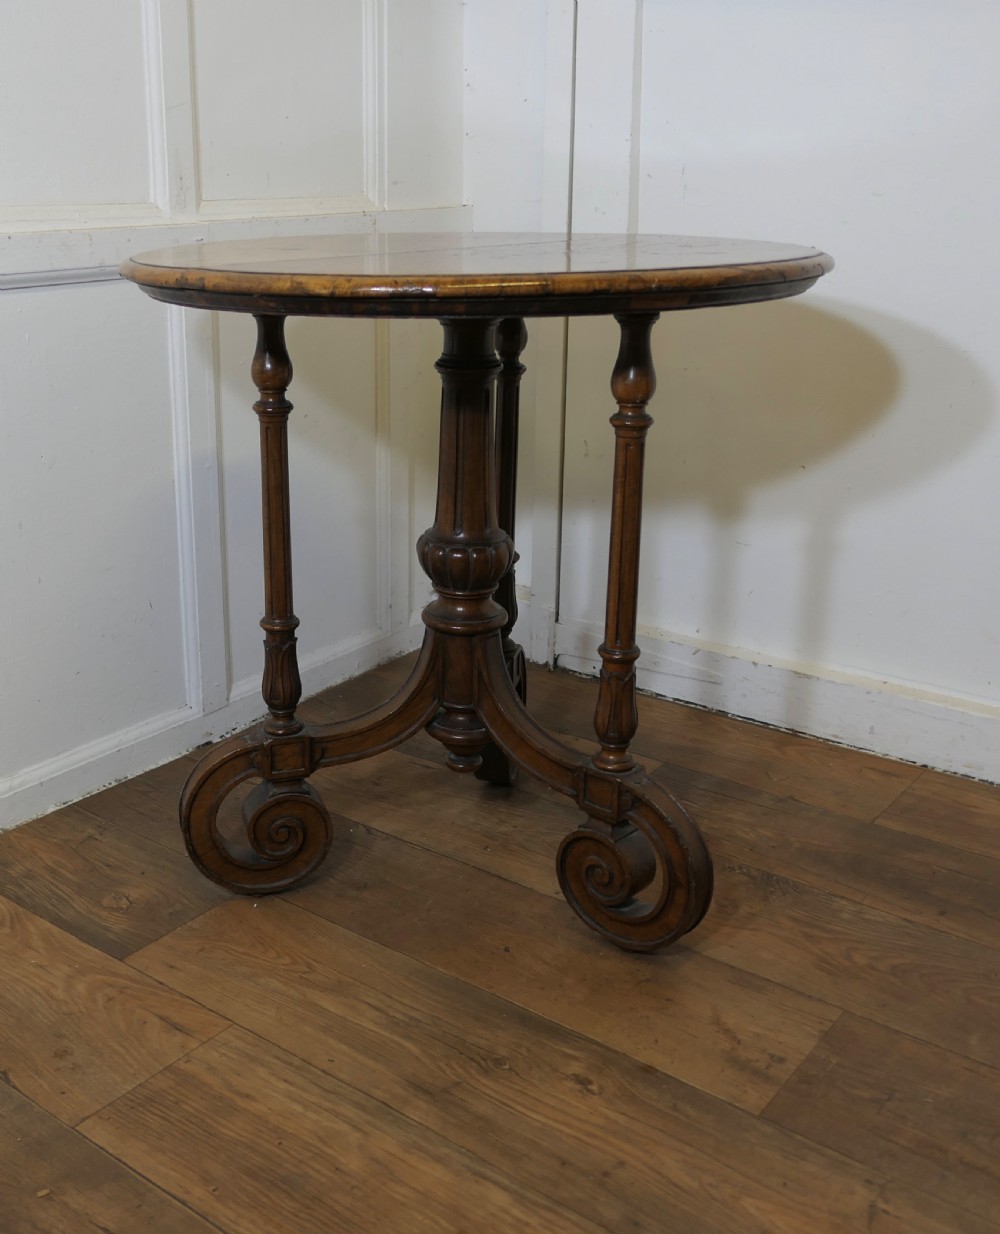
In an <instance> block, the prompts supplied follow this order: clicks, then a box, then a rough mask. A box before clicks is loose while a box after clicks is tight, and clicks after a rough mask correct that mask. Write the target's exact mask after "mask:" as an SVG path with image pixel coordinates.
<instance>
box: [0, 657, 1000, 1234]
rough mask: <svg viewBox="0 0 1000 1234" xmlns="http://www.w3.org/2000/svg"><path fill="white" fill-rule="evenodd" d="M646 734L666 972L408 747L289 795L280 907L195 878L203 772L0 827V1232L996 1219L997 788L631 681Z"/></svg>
mask: <svg viewBox="0 0 1000 1234" xmlns="http://www.w3.org/2000/svg"><path fill="white" fill-rule="evenodd" d="M405 667H406V665H405V663H402V662H400V663H397V664H395V665H390V666H386V667H384V668H382V669H380V670H377V671H376V672H374V673H371V674H368V675H367V676H366V677H364V678H359V679H358V680H357V681H354V682H351V683H349V684H348V685H346V686H343V687H339V688H336V689H334V690H332V691H328V692H327V693H326V694H325V695H322V696H320V697H319V698H317V699H314V700H312V701H311V702H310V703H309V704H307V705H306V707H304V709H303V710H304V712H306V713H307V714H308V716H309V717H310V718H312V719H315V720H326V719H331V718H334V717H339V716H344V715H350V714H352V713H354V712H356V711H359V710H361V709H362V708H363V707H365V706H368V705H370V704H371V703H373V702H375V701H378V700H379V699H381V698H383V697H385V696H386V695H387V694H388V693H389V692H390V690H391V688H392V687H393V685H394V684H395V682H396V681H397V680H398V679H399V677H400V676H401V674H402V672H403V671H404V669H405ZM530 691H531V699H532V710H533V712H534V713H535V714H536V715H537V716H538V718H539V719H540V720H541V722H542V723H543V724H545V725H546V726H548V727H550V728H552V729H553V730H555V731H557V732H559V733H561V734H563V735H564V739H565V740H566V741H568V742H570V743H572V744H576V745H580V746H581V748H585V747H586V746H587V745H588V743H589V741H590V739H591V726H590V725H591V713H592V707H593V701H594V690H593V683H591V682H588V681H583V680H580V679H577V678H574V677H570V676H567V675H565V674H549V673H546V672H545V671H544V670H540V669H536V670H534V671H533V672H532V675H531V678H530ZM635 751H636V753H637V754H638V755H640V756H641V757H642V759H643V761H644V762H645V764H646V766H647V767H648V769H649V770H650V772H651V774H653V775H654V776H655V778H656V779H657V780H659V781H660V782H662V783H663V784H664V785H666V786H668V787H670V788H671V789H672V790H673V791H674V792H675V793H676V794H677V795H678V796H679V797H680V798H681V799H682V800H683V801H684V802H685V804H686V805H687V806H688V807H689V809H690V810H691V812H692V813H693V814H694V815H695V817H696V818H697V819H698V821H699V822H700V824H701V825H702V827H703V829H704V831H705V833H706V835H707V837H708V839H709V841H710V843H711V845H712V849H713V852H714V855H715V860H716V867H717V888H718V889H717V895H716V901H715V904H714V905H713V908H712V910H711V912H710V914H709V916H708V917H707V918H706V920H705V921H704V922H703V924H702V925H701V927H700V928H699V929H698V930H697V931H696V933H694V934H693V935H689V936H688V937H687V938H686V939H685V940H684V941H683V943H682V944H680V945H677V946H675V947H674V948H673V949H672V950H670V951H668V952H665V953H663V954H661V955H659V956H653V957H641V956H633V955H627V954H624V953H622V952H619V951H617V950H616V949H614V948H612V947H610V946H608V945H605V944H604V943H602V942H601V940H599V939H598V938H597V936H596V935H593V934H591V933H590V931H588V930H587V929H586V928H585V927H584V926H583V925H582V924H581V923H580V922H578V921H577V919H576V918H575V917H574V916H573V914H572V913H571V912H570V911H569V909H568V908H567V907H566V906H565V905H564V903H563V901H562V899H561V898H560V896H559V894H558V888H557V884H556V879H555V872H554V862H553V857H554V853H555V849H556V846H557V845H558V842H559V839H560V838H561V836H562V835H563V834H565V832H566V830H567V829H569V828H571V827H573V826H575V824H576V810H575V808H574V807H572V806H571V805H569V804H567V803H566V802H565V801H563V800H562V799H559V798H556V797H555V796H554V795H553V794H551V793H550V792H548V790H546V789H544V788H542V787H541V786H539V785H536V784H533V783H531V782H525V781H522V782H521V783H520V784H518V785H517V786H516V787H515V788H513V789H496V788H490V787H488V786H485V785H483V784H480V783H479V782H478V781H475V780H473V779H471V778H465V777H459V776H455V775H452V774H450V773H449V772H447V771H446V770H445V769H444V768H443V766H442V765H441V764H442V758H441V751H440V749H439V747H438V746H437V745H436V744H435V743H434V742H433V741H431V740H430V739H429V738H427V737H425V736H421V737H418V738H416V739H414V740H413V741H411V742H409V743H408V744H407V745H406V746H405V747H403V748H401V749H399V750H397V751H393V752H391V753H388V754H386V755H383V756H381V757H379V758H377V759H374V760H370V761H368V762H366V763H363V764H354V765H351V766H348V767H343V768H339V769H336V770H331V771H326V772H323V773H321V774H320V775H318V776H317V777H316V780H315V782H316V783H317V786H318V787H319V788H320V790H321V791H322V792H323V794H324V796H325V798H326V800H327V802H328V804H329V805H330V807H331V809H332V810H333V811H334V812H335V815H336V818H337V820H338V823H339V827H338V835H337V840H336V842H335V845H334V850H333V852H332V854H331V857H330V860H329V862H328V863H327V865H326V867H325V868H324V870H323V871H322V873H321V874H320V875H319V876H318V877H317V878H316V879H315V881H314V882H312V883H311V884H310V885H308V886H306V887H304V888H301V889H299V890H298V891H296V892H294V893H291V894H289V895H286V896H283V897H277V898H270V899H261V900H253V899H247V898H242V897H233V896H229V895H227V894H226V893H225V892H223V891H221V890H220V889H219V888H217V887H215V886H213V885H212V884H210V883H208V882H206V881H205V880H204V879H203V878H201V877H200V876H199V875H198V874H197V873H196V872H195V871H194V869H193V868H192V867H191V866H190V864H189V863H188V861H187V859H186V857H185V856H184V854H183V845H182V844H181V841H180V837H179V834H178V831H177V826H176V799H177V794H178V791H179V789H180V785H181V784H182V782H183V780H184V778H185V776H186V774H187V772H188V771H189V770H190V767H191V766H192V764H193V762H194V758H193V756H189V757H187V758H184V759H180V760H178V761H177V762H176V763H173V764H170V765H169V766H167V767H163V768H159V769H158V770H156V771H153V772H150V773H148V774H147V775H144V776H141V777H139V778H138V779H136V780H133V781H130V782H128V783H126V784H121V785H116V786H115V787H113V788H111V789H108V790H106V791H105V792H103V793H100V794H98V795H96V796H94V797H91V798H89V799H87V800H85V801H82V802H80V803H78V804H77V805H75V806H71V807H67V808H66V809H64V810H61V811H59V812H57V813H55V814H52V815H49V816H47V817H45V818H42V819H38V820H37V821H35V822H34V823H29V824H27V825H26V826H24V827H21V828H18V829H16V830H14V831H10V832H6V833H3V834H0V950H2V952H3V957H2V959H3V970H2V971H3V974H4V976H3V980H2V981H0V1079H2V1080H3V1081H4V1082H3V1083H0V1232H2V1234H98V1231H101V1232H103V1234H138V1232H140V1231H141V1232H142V1234H209V1232H211V1231H215V1232H216V1234H217V1232H218V1231H224V1232H225V1234H331V1232H335V1231H344V1232H348V1231H350V1232H352V1234H354V1232H359V1231H364V1232H375V1231H377V1232H378V1234H409V1231H424V1230H426V1231H428V1232H433V1234H450V1232H452V1231H469V1232H470V1234H471V1232H472V1231H475V1232H476V1234H494V1232H496V1234H505V1232H507V1231H511V1232H513V1231H518V1232H519V1234H523V1232H524V1231H534V1230H538V1231H543V1230H544V1231H547V1232H548V1231H551V1232H554V1234H562V1232H568V1231H575V1232H578V1234H599V1232H600V1231H614V1232H615V1234H625V1232H629V1234H640V1232H647V1231H648V1232H649V1234H654V1232H655V1234H857V1232H858V1231H874V1232H875V1234H945V1232H949V1234H956V1232H962V1234H966V1232H967V1234H1000V789H996V788H990V787H987V786H983V785H978V784H973V783H970V782H967V781H963V780H958V779H955V778H952V777H948V776H945V775H940V774H938V773H934V772H927V771H921V770H920V769H919V768H915V767H910V766H905V765H903V764H899V763H893V762H890V761H887V760H883V759H877V758H874V757H871V756H869V755H865V754H860V753H856V752H852V751H847V750H841V749H836V748H834V747H831V746H827V745H824V744H822V743H820V742H816V741H811V740H808V739H805V738H800V737H795V736H790V735H788V734H785V733H778V732H774V731H771V730H768V729H763V728H758V727H755V726H753V725H749V724H742V723H739V722H737V721H734V720H731V719H727V718H725V717H721V716H716V715H711V714H709V713H706V712H700V711H695V710H692V709H689V708H684V707H681V706H678V705H674V704H669V703H665V702H662V701H658V700H652V699H645V698H644V699H642V700H641V704H640V729H639V735H638V737H637V739H636V742H635Z"/></svg>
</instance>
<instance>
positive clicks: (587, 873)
mask: <svg viewBox="0 0 1000 1234" xmlns="http://www.w3.org/2000/svg"><path fill="white" fill-rule="evenodd" d="M623 787H624V788H625V791H624V793H623V796H625V797H626V799H627V800H628V802H629V808H628V811H627V813H626V816H625V818H624V819H623V820H622V821H621V822H618V823H614V824H609V823H607V822H603V821H601V820H599V819H594V818H588V820H587V822H586V823H585V824H584V825H583V826H582V827H580V828H579V829H578V830H577V831H574V832H571V833H570V834H569V835H568V836H567V837H566V838H565V839H564V840H563V842H562V845H561V846H560V848H559V854H558V857H557V871H558V875H559V885H560V887H561V888H562V892H563V895H564V896H565V897H566V900H567V902H568V903H569V905H570V907H571V908H572V909H573V910H574V912H576V913H577V914H578V915H579V916H580V917H581V918H582V919H583V920H584V921H585V922H586V923H587V925H589V926H590V927H591V928H592V929H594V930H596V931H597V933H598V934H601V935H603V937H604V938H606V939H608V940H609V941H610V942H613V943H615V944H616V945H617V946H619V947H622V948H624V949H625V950H626V951H654V950H656V949H657V948H659V947H663V946H665V945H666V944H667V943H670V942H673V941H674V940H675V939H677V938H679V937H680V936H681V935H682V934H686V933H687V932H688V931H689V930H693V929H694V927H695V926H696V925H697V924H698V922H699V921H700V920H701V919H702V917H703V916H704V915H705V912H706V910H707V909H708V905H709V902H710V900H711V897H712V863H711V859H710V857H709V855H708V850H707V848H706V847H705V843H704V841H703V840H702V838H701V835H700V833H699V832H698V829H697V828H696V827H695V825H694V823H693V822H692V821H691V819H690V818H689V817H688V815H687V814H686V813H685V811H684V809H683V808H682V807H681V806H680V805H679V803H678V802H676V801H675V800H674V799H673V798H672V797H671V796H670V794H669V793H666V792H663V791H662V790H661V789H659V788H657V787H656V786H655V785H653V784H651V783H650V782H649V781H645V780H644V781H643V782H641V783H639V782H634V781H630V782H628V784H627V787H625V786H623ZM644 891H645V892H647V895H646V897H644V898H643V897H641V895H640V893H642V892H644Z"/></svg>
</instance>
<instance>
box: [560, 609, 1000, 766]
mask: <svg viewBox="0 0 1000 1234" xmlns="http://www.w3.org/2000/svg"><path fill="white" fill-rule="evenodd" d="M602 636H603V632H602V629H601V627H600V626H599V625H597V623H591V622H577V621H566V620H560V621H558V622H557V623H556V626H555V657H556V663H557V664H558V665H559V666H560V667H562V668H567V669H570V670H571V671H573V672H577V673H587V674H593V673H596V672H598V670H599V668H600V659H599V657H598V655H597V646H598V644H599V643H600V641H601V638H602ZM636 641H637V642H638V644H639V647H640V650H641V653H642V654H641V656H640V658H639V660H638V662H637V664H636V679H637V682H638V685H639V688H640V689H642V690H648V691H649V692H650V693H651V694H656V695H659V696H661V697H663V698H669V699H674V700H676V701H677V702H683V703H693V704H695V705H696V706H699V707H708V708H710V709H711V710H713V711H722V712H725V713H727V714H729V715H733V716H738V717H741V718H743V719H747V720H754V721H757V722H758V723H761V724H769V725H773V726H774V727H775V728H782V729H787V730H790V731H792V732H796V733H805V734H807V735H809V736H811V737H820V738H823V739H824V740H826V741H834V742H837V743H838V744H839V745H846V746H851V747H853V748H855V749H859V750H868V751H870V752H871V753H873V754H881V755H885V756H887V757H889V758H897V759H901V760H903V761H904V762H909V763H917V764H919V765H920V766H926V767H934V768H937V769H938V770H940V771H951V772H955V773H957V774H958V775H965V776H972V777H974V778H976V779H979V780H988V781H990V782H991V783H1000V707H995V706H990V705H988V704H984V703H981V702H978V701H976V700H973V699H965V698H957V697H953V696H949V695H944V694H936V693H932V692H930V691H925V690H918V689H913V688H911V687H908V686H904V685H900V684H898V683H894V682H889V681H881V680H878V679H877V678H873V677H862V676H849V675H847V674H840V673H832V672H821V671H818V670H816V669H814V668H809V669H808V670H805V669H803V668H802V667H797V666H794V665H791V664H782V663H764V662H762V661H759V660H753V659H751V658H750V657H749V656H748V655H747V654H745V653H740V652H739V651H736V650H734V649H732V648H712V647H705V646H700V645H698V644H695V643H690V642H687V641H685V640H683V639H681V638H670V637H669V636H664V635H662V634H659V635H654V634H645V635H644V634H642V633H640V635H639V637H638V639H637V640H636Z"/></svg>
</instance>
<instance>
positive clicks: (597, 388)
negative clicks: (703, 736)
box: [464, 0, 1000, 780]
mask: <svg viewBox="0 0 1000 1234" xmlns="http://www.w3.org/2000/svg"><path fill="white" fill-rule="evenodd" d="M485 7H489V6H485ZM544 7H545V16H544V19H543V18H542V17H541V16H540V14H539V10H540V9H541V8H542V6H538V5H532V4H530V3H527V0H522V2H517V3H513V4H511V5H508V6H505V11H504V15H503V20H502V21H501V20H499V18H498V17H496V18H494V17H488V16H486V15H484V14H483V13H482V12H481V11H478V12H477V15H476V17H475V19H474V20H472V21H471V22H467V27H466V39H467V42H466V56H465V59H466V75H467V83H466V84H467V123H466V129H467V133H468V134H469V136H468V139H467V146H466V152H465V165H464V171H465V194H466V198H467V200H469V201H471V202H473V203H474V206H475V227H476V229H477V230H492V229H497V228H512V229H518V228H531V227H538V226H550V225H553V224H554V225H556V226H559V225H561V224H560V223H559V221H558V220H559V217H560V214H561V216H562V217H563V218H566V217H569V218H570V219H571V223H572V226H573V228H574V229H575V230H577V231H607V230H615V231H617V230H627V229H630V230H645V231H676V232H691V233H696V234H697V233H701V234H722V235H727V234H728V235H736V236H747V237H754V236H756V237H758V238H762V239H778V240H793V241H801V242H804V243H813V244H816V245H819V246H820V247H824V248H826V249H828V250H829V251H830V252H832V253H833V254H834V256H835V257H836V258H837V261H838V267H837V269H836V271H835V272H834V273H833V274H832V275H830V276H828V277H827V278H826V279H824V280H823V282H822V283H821V284H820V285H819V286H818V287H817V288H816V289H814V291H812V292H810V293H809V294H808V295H807V296H806V297H805V298H803V299H802V300H800V301H792V302H787V303H782V304H775V305H769V306H758V307H751V308H740V309H722V310H707V311H703V312H700V313H697V314H675V315H665V316H664V318H663V320H662V321H661V322H660V324H659V325H658V327H657V332H656V358H657V365H658V371H659V379H660V381H659V390H658V393H657V396H656V399H655V401H654V404H653V407H652V411H653V414H654V417H655V419H656V421H657V423H656V426H655V427H654V429H653V432H652V435H651V438H650V446H649V455H648V459H649V461H648V473H647V490H646V521H645V530H644V548H643V582H642V589H641V597H640V621H641V623H642V626H643V631H642V634H643V637H642V639H641V642H642V645H643V648H644V653H643V658H642V659H641V660H640V662H639V668H640V679H641V680H642V682H643V684H645V685H646V686H648V687H650V688H652V689H654V690H656V691H657V692H659V693H663V694H665V695H668V696H671V697H678V698H683V699H688V700H690V701H694V702H698V703H703V704H706V705H708V706H712V707H719V708H722V709H724V710H726V711H730V712H735V713H737V714H740V715H744V716H750V717H752V718H756V719H759V720H763V721H766V722H769V723H774V724H778V725H782V726H786V727H789V728H793V729H797V730H801V731H807V732H812V733H817V734H820V735H823V736H828V737H832V738H834V739H837V740H841V741H844V742H847V743H849V744H852V745H858V746H863V747H866V748H869V749H873V750H877V751H880V752H884V753H889V754H894V755H898V756H900V757H903V758H908V759H912V760H914V761H917V762H927V763H930V764H931V765H934V766H939V767H944V768H949V769H953V770H958V771H963V772H966V773H969V774H973V775H977V776H982V777H986V778H990V779H994V780H1000V673H998V671H997V666H998V639H1000V625H998V619H997V613H998V611H1000V594H998V592H1000V571H998V570H997V563H998V561H1000V553H998V550H1000V544H998V533H997V528H998V526H1000V487H998V485H997V483H996V479H995V476H996V472H997V462H998V455H1000V425H998V420H1000V417H998V412H1000V393H998V392H1000V350H998V348H997V347H996V342H995V337H994V336H995V334H996V331H995V329H994V327H993V322H994V320H995V318H996V309H995V306H994V303H993V295H994V293H993V285H994V283H995V282H996V276H997V274H998V273H1000V270H998V267H1000V243H998V241H997V238H996V231H995V219H996V217H997V214H998V210H997V206H998V198H1000V180H998V177H997V173H996V168H995V166H994V165H993V161H992V160H991V159H990V158H989V156H988V151H989V150H990V149H991V148H992V145H993V142H994V138H995V133H996V129H997V123H998V121H1000V84H998V79H997V76H996V72H995V65H994V63H993V55H992V50H993V49H994V48H995V47H996V45H997V40H998V37H1000V8H998V7H997V5H996V4H994V3H992V0H960V2H959V3H957V4H953V5H948V6H946V5H942V4H940V3H936V2H932V0H883V2H882V3H880V4H877V5H872V4H862V3H860V2H859V0H837V2H835V3H819V0H807V2H805V3H798V4H795V5H791V4H789V3H787V2H786V0H760V2H758V3H754V4H745V3H738V2H737V0H600V2H598V0H579V3H578V4H572V3H569V2H566V3H563V2H561V0H552V2H551V3H549V4H548V5H547V6H544ZM525 25H526V27H527V28H528V29H531V30H532V32H533V34H534V37H535V39H536V43H535V46H534V50H533V52H532V53H531V54H530V55H525V54H522V53H521V52H520V50H519V44H520V37H521V31H522V29H523V28H524V27H525ZM514 64H517V66H518V72H517V73H512V72H511V66H512V65H514ZM567 65H569V68H567V67H566V66H567ZM560 192H561V196H560ZM615 351H616V339H615V328H614V325H613V323H611V324H609V323H607V322H602V321H594V322H575V323H573V324H572V325H571V327H570V329H569V334H568V340H567V349H566V375H567V384H566V410H565V422H566V434H565V442H566V445H565V457H564V458H560V453H559V445H558V440H559V439H558V435H556V434H553V433H552V432H551V431H550V426H551V424H552V423H557V422H559V421H560V420H561V418H562V415H563V413H562V411H561V408H560V403H559V400H558V399H554V400H550V401H547V402H546V403H545V404H544V405H543V404H541V403H539V402H537V401H536V402H534V403H532V404H530V405H529V407H528V408H527V415H528V425H529V428H528V433H529V439H530V440H531V442H532V444H533V447H534V448H533V450H532V469H533V473H534V476H535V485H534V491H529V490H527V488H526V487H525V486H522V487H523V489H524V498H525V506H526V509H527V510H529V511H530V510H531V507H532V503H534V504H535V506H536V507H537V508H536V509H535V510H534V511H533V516H532V514H529V515H528V517H530V518H531V521H532V526H531V533H530V534H531V547H532V558H533V562H537V560H538V558H539V556H540V554H544V555H545V557H546V560H547V562H549V563H551V562H553V561H555V560H558V562H559V567H560V568H559V571H558V578H559V586H558V591H557V592H556V590H555V589H554V588H553V587H552V585H551V580H552V578H553V577H554V576H555V574H556V572H555V570H554V569H552V568H551V565H549V566H547V568H546V569H545V570H544V571H543V572H539V571H538V570H537V568H535V567H534V565H533V563H532V562H529V569H530V573H522V576H521V580H520V581H521V583H522V585H523V586H524V588H525V590H526V592H527V594H528V599H529V605H528V609H529V614H530V616H529V628H530V623H531V621H533V620H535V618H536V616H538V619H539V622H540V626H541V628H544V626H545V624H546V620H545V618H546V616H548V617H550V618H551V617H552V616H553V615H556V614H557V617H558V620H557V621H555V623H554V627H552V639H553V643H554V649H555V654H556V656H557V658H558V659H559V660H560V661H561V662H563V663H565V664H567V665H569V666H571V667H573V668H577V669H582V670H588V671H590V670H593V668H594V667H595V663H596V662H595V658H594V645H595V642H596V639H597V637H598V636H599V633H600V627H599V625H598V624H597V623H596V622H595V618H596V617H599V615H600V613H601V612H602V608H603V599H602V585H603V570H604V565H605V561H606V551H607V550H606V542H607V522H606V520H607V494H608V488H609V484H610V458H611V448H612V440H611V432H610V429H609V428H608V426H607V415H608V413H609V395H608V393H607V380H608V374H609V372H610V367H611V364H612V362H613V359H614V355H615ZM526 360H527V362H528V363H529V364H531V363H536V364H537V363H548V364H549V365H551V364H556V365H558V364H559V361H560V356H559V345H558V343H557V342H550V343H547V344H545V345H543V346H542V347H541V348H540V349H539V350H537V351H535V352H534V353H532V352H531V351H530V350H529V352H528V354H527V357H526ZM559 477H561V483H560V480H559ZM560 496H561V500H560ZM543 609H546V610H547V613H541V612H540V610H543ZM535 610H539V612H537V613H536V611H535ZM530 634H531V636H532V637H535V640H536V643H537V641H538V639H537V635H538V631H537V630H535V629H533V628H530Z"/></svg>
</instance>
